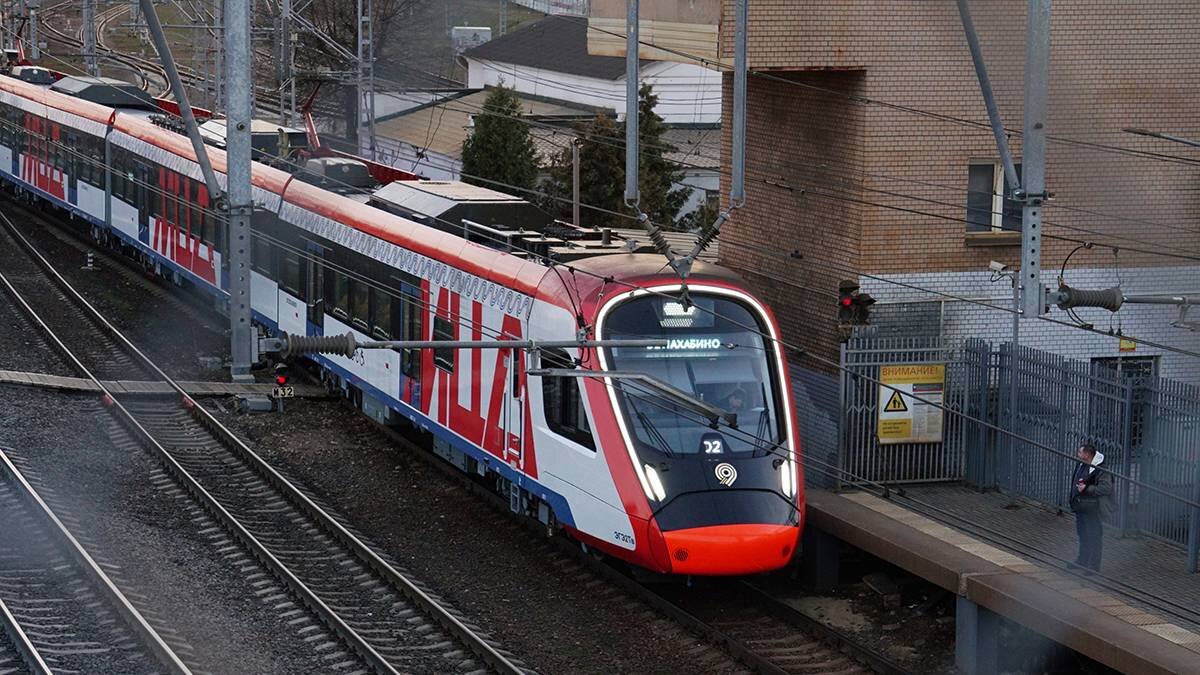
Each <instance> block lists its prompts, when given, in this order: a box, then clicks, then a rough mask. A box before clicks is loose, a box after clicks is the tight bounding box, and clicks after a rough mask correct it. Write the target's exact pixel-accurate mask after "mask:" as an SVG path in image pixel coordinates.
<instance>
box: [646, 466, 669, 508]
mask: <svg viewBox="0 0 1200 675" xmlns="http://www.w3.org/2000/svg"><path fill="white" fill-rule="evenodd" d="M643 468H645V469H646V482H647V483H649V484H650V489H651V490H652V491H653V492H654V494H652V495H651V494H648V495H646V496H647V497H653V498H654V499H657V500H658V501H660V502H661V501H662V500H664V499H666V498H667V489H666V488H665V487H663V483H662V479H661V478H659V477H658V471H656V470H655V469H654V467H652V466H650V465H649V464H646V465H645V466H644V467H643Z"/></svg>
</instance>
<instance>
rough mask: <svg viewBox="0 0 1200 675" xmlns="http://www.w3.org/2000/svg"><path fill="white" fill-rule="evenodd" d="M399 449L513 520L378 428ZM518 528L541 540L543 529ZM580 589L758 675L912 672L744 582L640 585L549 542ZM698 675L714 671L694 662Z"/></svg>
mask: <svg viewBox="0 0 1200 675" xmlns="http://www.w3.org/2000/svg"><path fill="white" fill-rule="evenodd" d="M376 428H377V429H379V430H380V432H381V433H382V434H384V435H385V436H387V437H388V439H389V440H391V441H393V442H395V443H396V444H397V445H400V446H403V447H405V448H407V449H409V450H411V451H412V452H413V454H415V455H416V456H418V457H420V458H421V459H423V460H424V461H426V462H427V463H428V464H430V465H431V466H433V467H435V468H436V469H438V470H439V471H441V472H442V473H443V474H445V475H446V476H447V477H448V478H450V479H451V480H454V481H457V482H458V483H460V484H461V485H462V486H463V487H464V488H465V489H466V490H468V491H470V492H473V493H474V494H475V495H476V496H478V497H481V498H483V499H484V500H485V501H486V502H488V503H489V504H490V505H491V506H492V507H493V508H494V509H495V510H496V511H497V512H500V513H502V514H503V515H504V516H505V519H506V520H507V521H508V522H510V523H513V525H514V526H517V522H515V521H513V519H512V518H511V513H510V512H509V505H508V502H507V501H506V500H504V499H502V498H501V497H499V496H497V495H496V494H495V493H494V492H492V491H491V490H489V489H487V488H486V487H485V486H483V485H481V484H479V483H477V482H475V481H473V480H470V479H469V478H467V477H466V476H464V475H463V474H462V473H460V472H458V471H457V470H455V469H454V468H452V467H451V466H450V465H448V464H447V463H446V462H445V461H444V460H442V459H441V458H440V457H438V456H436V455H434V454H433V453H432V452H429V451H427V450H425V449H424V448H421V447H420V446H418V445H416V444H415V443H413V442H412V441H411V440H410V439H408V438H406V437H404V436H402V435H401V434H399V433H398V432H396V431H395V430H393V429H389V428H387V427H383V426H378V425H376ZM520 524H523V525H525V526H527V528H528V529H530V530H531V531H534V532H537V533H539V534H544V529H542V526H541V524H540V523H536V522H533V521H529V520H525V521H521V523H520ZM541 549H542V552H543V554H544V555H546V556H547V557H551V558H554V559H556V560H557V561H558V565H559V566H560V567H561V568H562V569H563V570H564V571H565V572H566V573H568V574H572V575H574V576H576V577H577V579H578V583H579V584H581V585H584V586H587V587H594V586H596V585H597V584H598V583H604V582H607V583H608V584H609V585H611V586H613V587H616V588H617V589H620V590H621V591H623V592H625V593H626V594H628V595H629V596H630V597H631V598H632V599H634V600H636V601H639V602H642V603H644V604H646V605H648V606H650V607H651V608H652V609H654V610H655V611H657V612H658V613H659V614H661V615H663V616H665V617H666V618H667V619H669V620H670V621H672V622H674V623H675V624H677V625H678V626H680V627H681V628H683V629H684V630H685V631H687V632H689V633H692V634H694V635H698V636H700V637H702V638H704V639H705V640H706V641H708V642H709V643H711V644H713V645H716V646H718V647H720V649H721V650H723V651H724V652H725V653H726V654H728V655H729V656H731V657H733V658H734V659H735V660H737V661H738V662H740V663H741V664H743V665H744V666H746V667H747V668H749V669H750V670H751V671H753V672H758V673H767V674H769V675H785V674H786V675H810V674H811V675H816V674H822V675H824V674H836V675H855V674H859V673H862V674H867V673H881V674H884V675H903V674H906V673H907V672H908V671H907V670H905V668H904V667H903V666H901V665H899V664H897V663H895V662H894V661H892V660H891V659H889V658H887V657H886V656H884V655H882V654H880V653H878V652H876V651H875V650H873V649H871V648H870V647H868V646H866V645H863V644H860V643H858V642H857V641H855V640H854V639H853V638H851V637H850V636H847V635H844V634H842V633H840V632H838V631H837V630H835V629H833V628H831V627H829V626H826V625H825V624H823V623H821V622H819V621H817V620H816V619H813V618H811V617H808V616H806V615H804V614H802V613H800V612H799V611H797V610H795V609H794V608H792V607H790V606H788V605H787V604H786V603H783V602H782V601H780V600H778V599H776V598H774V597H773V596H771V595H770V594H768V593H766V592H764V591H762V590H760V589H758V588H757V587H756V586H754V585H752V584H751V583H749V582H747V581H743V580H736V579H730V580H720V581H714V582H713V583H703V582H701V583H697V584H695V585H688V586H687V587H684V586H682V585H663V584H642V583H639V582H638V581H636V580H635V579H633V578H632V577H630V576H628V575H627V574H625V572H624V571H623V570H621V569H619V568H617V567H614V566H612V565H610V564H609V563H607V562H605V561H603V560H601V559H598V558H595V557H593V556H591V555H590V554H588V553H586V552H584V551H583V550H582V549H581V548H580V547H578V546H577V545H576V544H574V543H573V542H571V541H570V540H568V539H565V538H563V537H555V538H551V539H547V540H545V541H544V545H543V546H542V547H541ZM696 658H697V659H698V660H699V661H700V663H699V664H698V665H697V670H699V671H701V672H703V671H704V670H708V669H709V666H710V665H712V666H713V667H715V664H707V665H706V664H705V663H704V659H706V658H711V657H710V656H708V655H705V654H702V653H701V654H697V655H696Z"/></svg>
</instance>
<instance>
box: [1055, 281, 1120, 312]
mask: <svg viewBox="0 0 1200 675" xmlns="http://www.w3.org/2000/svg"><path fill="white" fill-rule="evenodd" d="M1058 291H1059V292H1060V293H1062V294H1063V297H1062V299H1061V300H1060V301H1059V302H1058V307H1059V309H1074V308H1076V307H1099V308H1101V309H1107V310H1108V311H1110V312H1115V311H1117V310H1118V309H1121V305H1122V304H1123V303H1124V302H1125V294H1124V293H1122V292H1121V289H1120V288H1117V287H1115V286H1114V287H1112V288H1106V289H1104V290H1102V291H1084V290H1080V289H1078V288H1071V287H1070V286H1067V285H1066V284H1062V285H1061V286H1059V287H1058Z"/></svg>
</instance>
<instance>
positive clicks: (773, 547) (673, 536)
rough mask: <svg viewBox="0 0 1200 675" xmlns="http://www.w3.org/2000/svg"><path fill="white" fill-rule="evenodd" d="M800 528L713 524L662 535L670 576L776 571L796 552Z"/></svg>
mask: <svg viewBox="0 0 1200 675" xmlns="http://www.w3.org/2000/svg"><path fill="white" fill-rule="evenodd" d="M799 534H800V528H798V527H795V526H787V525H761V524H743V525H713V526H711V527H696V528H691V529H687V530H673V531H671V532H663V535H662V536H663V539H664V540H665V542H666V544H667V554H668V555H669V556H670V560H671V573H672V574H696V575H720V574H755V573H757V572H769V571H771V570H775V569H779V568H780V567H783V566H784V565H786V564H787V563H788V561H789V560H791V558H792V553H793V552H794V551H795V550H796V538H797V537H798V536H799Z"/></svg>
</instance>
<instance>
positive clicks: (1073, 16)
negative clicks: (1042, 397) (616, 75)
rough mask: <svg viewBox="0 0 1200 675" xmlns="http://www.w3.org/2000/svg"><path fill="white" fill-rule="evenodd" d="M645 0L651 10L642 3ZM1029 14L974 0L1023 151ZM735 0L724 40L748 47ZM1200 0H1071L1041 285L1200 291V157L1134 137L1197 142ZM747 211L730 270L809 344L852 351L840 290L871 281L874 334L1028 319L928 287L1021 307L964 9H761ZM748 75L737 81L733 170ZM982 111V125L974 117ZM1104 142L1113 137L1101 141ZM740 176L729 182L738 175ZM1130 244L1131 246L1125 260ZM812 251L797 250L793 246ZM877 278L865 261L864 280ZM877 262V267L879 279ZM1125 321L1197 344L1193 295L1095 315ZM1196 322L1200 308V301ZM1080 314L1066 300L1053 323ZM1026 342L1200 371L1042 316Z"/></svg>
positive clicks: (1054, 103) (913, 0)
mask: <svg viewBox="0 0 1200 675" xmlns="http://www.w3.org/2000/svg"><path fill="white" fill-rule="evenodd" d="M643 4H645V3H643ZM1025 6H1026V3H1025V2H1023V1H1021V0H988V1H986V2H985V1H980V0H976V2H974V3H972V8H973V12H974V17H975V23H976V26H977V29H978V31H979V33H980V38H981V42H982V44H983V50H984V55H985V57H986V59H987V63H988V67H989V70H990V74H991V77H992V82H993V87H994V89H995V92H996V97H997V99H998V102H999V107H1000V112H1001V116H1002V118H1003V121H1004V123H1005V125H1006V126H1007V127H1008V128H1009V129H1011V130H1013V133H1011V134H1010V142H1011V146H1012V149H1013V152H1014V155H1015V157H1016V158H1017V161H1018V162H1019V161H1020V156H1021V137H1020V129H1021V126H1022V97H1023V84H1022V74H1023V73H1022V70H1023V65H1024V42H1025ZM732 29H733V2H732V0H723V19H722V22H721V40H720V41H721V51H722V54H723V56H725V57H727V58H732V41H733V40H732V37H733V30H732ZM1198 29H1200V4H1197V3H1195V2H1194V1H1186V0H1145V1H1143V2H1136V3H1131V2H1125V1H1123V0H1088V1H1086V2H1084V1H1082V0H1059V1H1058V2H1055V3H1054V9H1053V18H1052V31H1051V36H1052V37H1051V43H1052V51H1051V70H1050V116H1049V121H1048V131H1049V133H1050V135H1051V136H1052V137H1053V138H1054V139H1055V140H1051V142H1050V143H1049V145H1048V164H1047V176H1046V182H1047V189H1048V190H1050V191H1051V192H1053V193H1054V194H1055V199H1054V201H1053V202H1051V203H1050V204H1049V205H1048V206H1047V207H1046V208H1045V214H1044V216H1045V220H1046V222H1047V224H1046V226H1045V237H1046V241H1045V242H1044V243H1045V246H1044V251H1043V256H1042V265H1043V277H1042V281H1043V284H1044V285H1047V286H1054V285H1055V284H1056V282H1055V280H1056V277H1057V276H1058V273H1059V268H1060V265H1062V264H1063V262H1064V260H1065V259H1066V258H1067V256H1068V254H1070V253H1071V251H1072V249H1074V248H1076V246H1077V245H1078V244H1079V242H1082V241H1087V242H1094V243H1095V244H1096V245H1095V246H1094V247H1093V248H1091V249H1090V250H1087V249H1085V250H1080V251H1078V252H1076V253H1074V255H1072V256H1071V257H1070V262H1069V264H1068V265H1067V267H1066V279H1067V282H1068V283H1070V284H1072V285H1077V286H1082V287H1092V288H1102V287H1107V286H1111V285H1116V284H1118V283H1120V285H1121V286H1122V288H1123V290H1124V291H1125V292H1126V293H1127V294H1135V293H1136V294H1151V293H1171V294H1180V293H1182V294H1187V293H1193V294H1197V295H1200V222H1198V218H1197V216H1200V191H1198V189H1197V188H1198V187H1200V182H1198V179H1200V164H1197V162H1200V151H1198V150H1196V149H1194V148H1189V147H1186V146H1183V145H1178V144H1172V143H1168V142H1165V141H1156V140H1151V139H1146V138H1143V137H1139V136H1133V135H1130V134H1128V133H1124V132H1122V128H1126V127H1141V128H1146V129H1153V130H1157V131H1162V132H1165V133H1170V134H1174V135H1178V136H1183V137H1190V138H1200V112H1198V110H1197V105H1196V104H1197V93H1196V92H1198V91H1200V30H1198ZM749 35H750V37H749V53H750V57H749V58H750V67H751V69H752V70H753V71H754V72H755V75H752V76H751V77H750V78H749V81H748V106H747V108H748V110H749V119H748V123H747V144H748V148H747V158H748V159H747V167H746V168H747V185H746V193H747V203H746V206H745V208H743V209H741V210H740V211H738V212H737V213H736V215H735V216H734V218H733V219H732V220H731V221H730V222H729V223H728V224H727V225H726V230H725V231H724V233H723V235H722V240H721V258H722V260H723V262H724V263H725V264H727V265H729V266H731V267H733V268H735V269H737V270H739V271H740V272H742V273H743V274H744V275H745V276H746V277H747V278H748V279H749V280H750V281H751V282H753V283H754V284H755V285H757V286H758V287H759V289H760V290H761V292H762V293H763V294H764V295H765V297H767V298H768V299H769V300H770V301H771V303H772V304H773V306H774V307H775V309H776V312H777V314H778V315H779V317H780V319H781V321H782V323H783V325H784V326H785V330H786V332H787V335H788V337H789V338H790V339H792V340H794V341H796V342H798V343H800V344H802V345H804V346H806V347H808V348H809V349H812V350H814V351H816V352H818V353H820V354H821V355H823V356H826V357H831V358H836V354H837V344H838V342H839V333H838V329H837V326H836V318H835V317H836V311H835V310H836V291H837V285H838V281H839V280H840V279H856V280H858V281H859V283H860V284H861V286H862V288H863V289H864V290H865V291H867V292H869V293H871V294H872V295H873V296H874V297H876V298H877V299H878V300H879V304H878V305H876V307H875V310H874V311H873V322H874V323H876V324H877V326H876V328H875V330H878V331H881V332H890V333H894V334H901V335H904V334H923V335H928V334H941V335H944V336H946V337H949V338H963V337H972V336H979V337H985V338H990V339H993V340H1004V339H1007V336H1008V335H1009V331H1010V327H1011V315H1010V314H1008V313H1006V312H1002V311H997V310H994V309H989V308H986V307H979V306H976V305H971V304H968V303H964V302H954V301H946V299H945V298H940V297H938V296H936V295H932V294H930V293H928V292H923V291H920V290H916V289H914V288H910V287H906V286H902V285H897V284H896V283H892V282H901V283H902V284H907V285H908V286H912V287H920V288H928V289H933V290H937V291H942V292H946V293H953V294H955V295H959V296H963V297H967V298H971V299H974V300H981V301H985V302H989V303H991V304H995V305H1000V306H1003V307H1010V306H1011V302H1012V301H1011V290H1010V287H1009V285H1008V282H1007V281H1006V280H1002V281H999V282H995V283H993V282H991V281H990V279H991V274H990V272H989V270H988V263H989V261H991V260H997V261H1000V262H1003V263H1006V264H1008V265H1010V266H1014V267H1015V266H1017V265H1019V263H1020V247H1019V239H1020V235H1019V234H1018V233H1017V232H1012V231H1007V230H1011V229H1019V227H1020V208H1019V206H1017V207H1016V208H1015V214H1016V217H1015V219H1014V218H1011V217H1009V216H1008V215H1006V213H1008V212H1011V211H1012V210H1013V205H1011V204H1007V205H1006V204H1005V203H1004V199H1003V198H1002V197H1001V196H999V195H993V194H992V193H993V192H997V193H1002V192H1003V189H1002V188H1003V178H1002V172H1001V171H1000V169H999V168H998V165H997V163H996V162H997V152H996V149H995V143H994V140H993V137H992V135H991V132H990V129H989V128H988V127H987V117H986V113H985V110H984V106H983V100H982V97H981V95H980V92H979V85H978V83H977V81H976V79H975V74H974V71H973V68H972V64H971V58H970V53H969V52H968V50H967V45H966V39H965V37H964V35H963V31H962V27H961V24H960V21H959V16H958V13H957V9H956V6H955V3H954V2H952V1H951V0H939V1H937V2H930V1H927V0H843V1H842V2H836V3H823V2H796V1H795V0H753V2H751V3H750V33H749ZM731 96H732V76H731V75H728V74H727V75H726V76H725V88H724V120H725V123H724V124H723V128H724V129H725V132H724V134H725V139H724V144H725V150H724V152H725V153H726V154H724V157H726V160H725V162H723V163H724V164H725V165H726V166H728V165H729V162H728V157H729V155H728V154H727V153H728V152H729V147H730V133H729V129H730V124H729V120H730V111H731V100H732V99H731ZM964 120H965V121H964ZM1102 146H1115V148H1117V149H1115V148H1113V147H1102ZM724 183H725V186H726V187H727V185H728V175H726V176H725V178H724ZM1112 247H1116V248H1117V249H1119V250H1118V251H1116V252H1114V250H1113V248H1112ZM793 251H794V252H795V254H794V255H795V256H796V257H793V256H789V255H788V253H790V252H793ZM860 273H861V274H860ZM867 275H869V276H867ZM1079 314H1080V316H1081V317H1082V318H1083V319H1084V320H1086V321H1088V322H1091V323H1093V324H1094V325H1095V327H1096V328H1098V329H1101V330H1105V331H1107V330H1108V329H1109V327H1110V326H1111V327H1112V328H1113V329H1114V330H1116V329H1118V328H1119V329H1121V330H1123V331H1124V333H1125V334H1129V335H1134V336H1137V337H1139V338H1142V339H1144V340H1150V341H1154V342H1161V343H1165V344H1168V345H1171V346H1175V347H1180V348H1184V349H1188V350H1193V351H1200V333H1194V332H1190V331H1188V330H1185V329H1182V328H1175V327H1172V326H1171V325H1170V324H1171V322H1172V321H1173V320H1174V319H1176V318H1177V316H1178V309H1176V308H1173V307H1163V306H1147V305H1140V306H1138V305H1135V306H1126V307H1125V308H1123V309H1122V310H1121V311H1120V312H1119V313H1117V314H1116V315H1115V316H1113V315H1110V314H1109V313H1108V312H1105V311H1103V310H1082V311H1080V312H1079ZM1197 315H1198V316H1195V317H1189V318H1193V319H1196V320H1200V310H1198V311H1197ZM1048 316H1049V317H1051V318H1054V319H1059V320H1064V321H1066V320H1068V317H1067V316H1065V314H1064V313H1063V312H1061V311H1059V310H1057V309H1053V310H1052V311H1051V313H1050V314H1049V315H1048ZM1021 323H1022V326H1021V331H1022V343H1024V344H1029V345H1032V346H1035V347H1038V348H1042V349H1048V350H1053V351H1057V352H1060V353H1064V354H1067V355H1070V356H1073V357H1076V358H1109V357H1116V356H1118V355H1123V356H1125V357H1132V358H1136V359H1139V360H1140V362H1141V363H1142V364H1143V365H1145V366H1147V367H1149V368H1154V369H1156V370H1157V371H1158V372H1159V373H1160V374H1162V375H1164V376H1168V377H1172V378H1177V379H1185V380H1189V381H1193V382H1196V381H1200V359H1198V358H1193V357H1189V356H1186V355H1179V354H1172V353H1169V352H1164V351H1163V350H1160V349H1155V348H1152V347H1150V346H1147V345H1144V344H1139V345H1137V347H1136V350H1135V351H1134V352H1132V353H1130V352H1124V353H1122V352H1119V351H1118V342H1119V341H1118V339H1117V337H1110V336H1107V335H1094V334H1089V333H1086V332H1084V331H1081V330H1078V329H1075V328H1072V327H1065V326H1059V325H1055V324H1053V323H1050V322H1047V321H1040V320H1034V319H1025V320H1022V322H1021Z"/></svg>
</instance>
